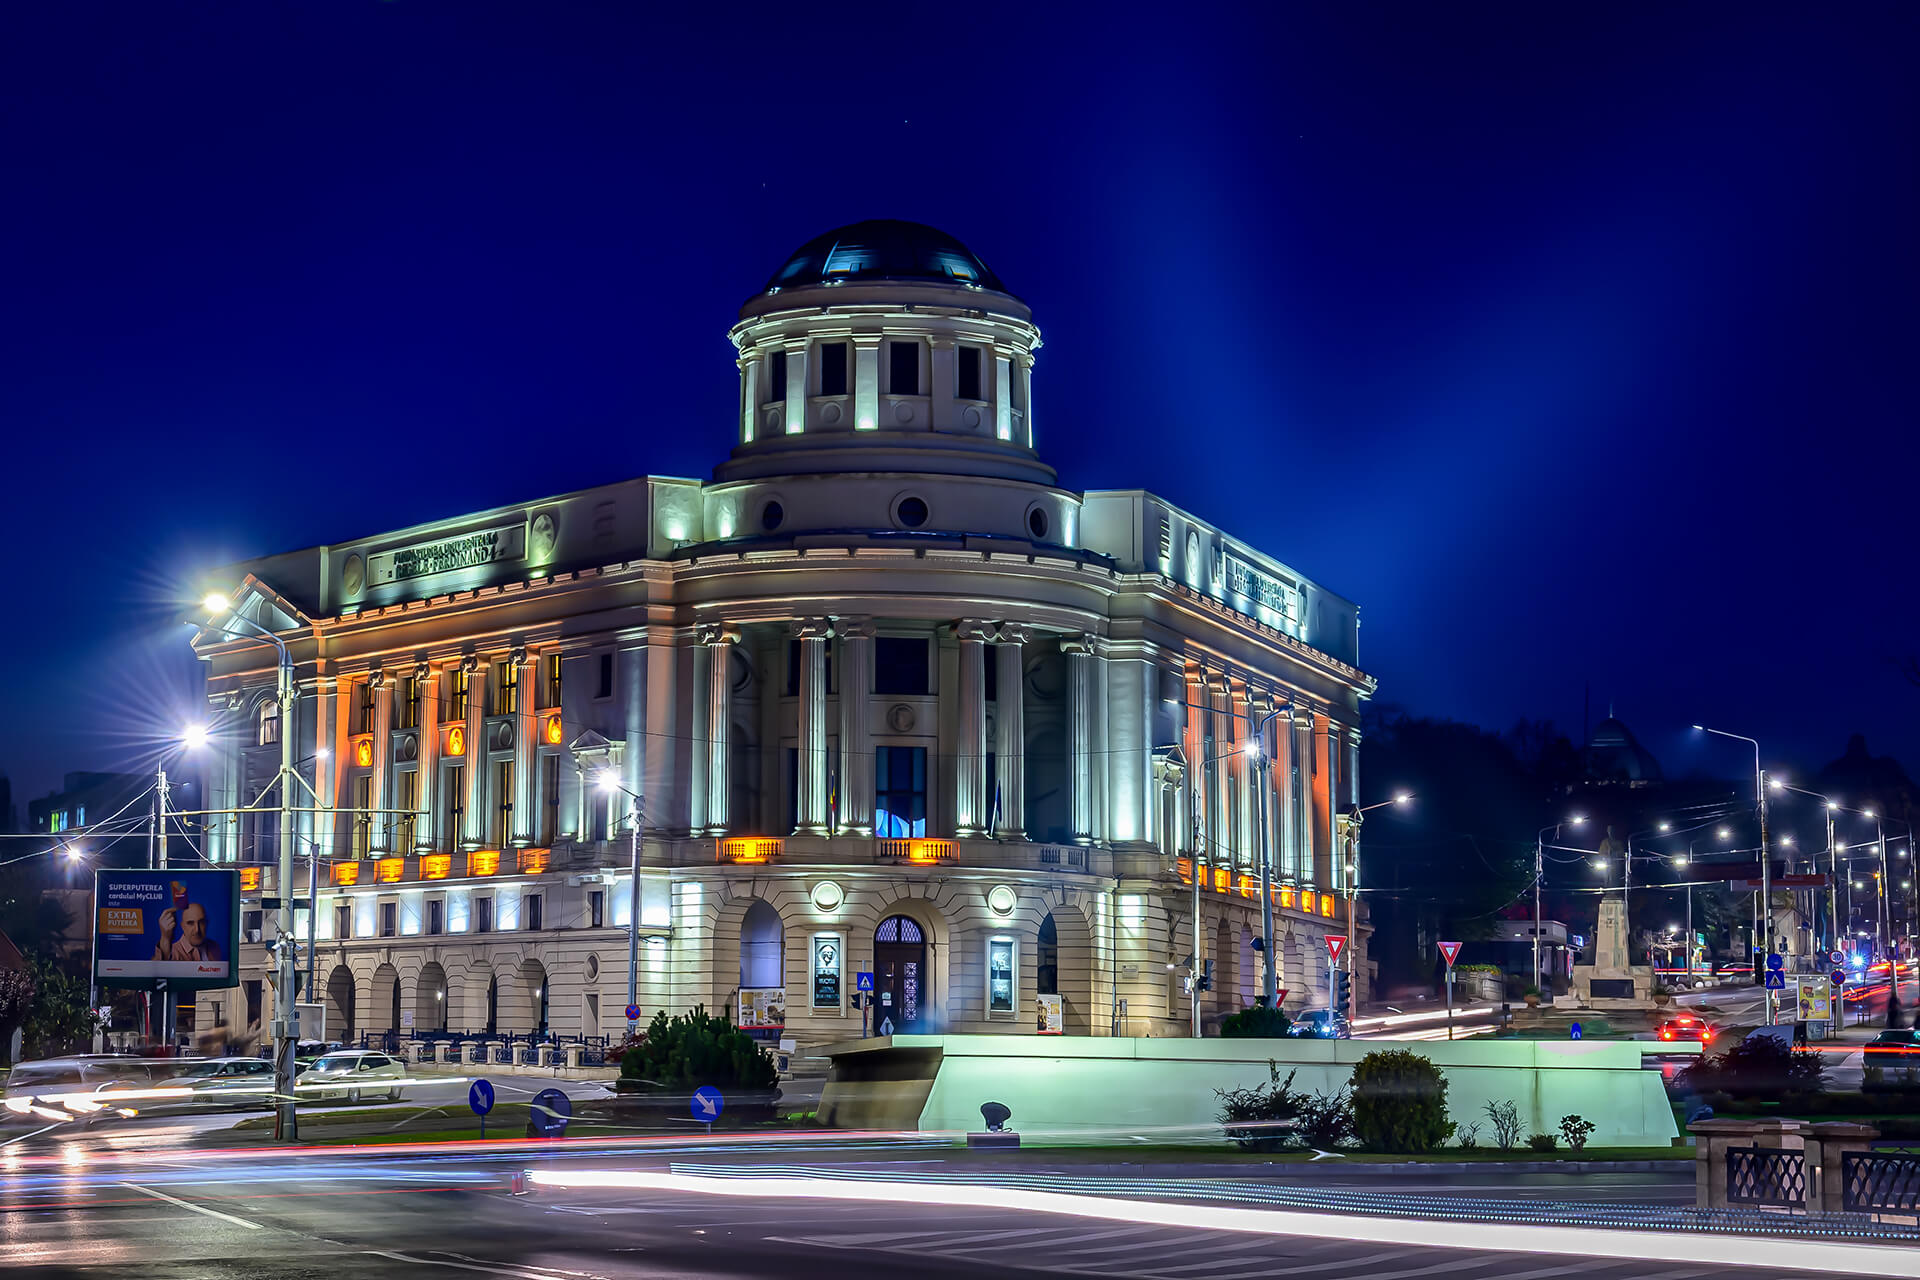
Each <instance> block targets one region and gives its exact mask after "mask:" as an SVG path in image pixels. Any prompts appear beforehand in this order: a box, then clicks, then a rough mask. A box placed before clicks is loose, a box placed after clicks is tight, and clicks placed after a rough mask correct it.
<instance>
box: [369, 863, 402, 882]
mask: <svg viewBox="0 0 1920 1280" xmlns="http://www.w3.org/2000/svg"><path fill="white" fill-rule="evenodd" d="M373 865H374V875H375V877H376V878H377V879H378V880H379V881H380V883H381V884H398V883H400V878H401V877H402V876H404V875H405V874H406V872H407V860H406V859H405V858H382V859H380V861H378V862H376V863H374V864H373Z"/></svg>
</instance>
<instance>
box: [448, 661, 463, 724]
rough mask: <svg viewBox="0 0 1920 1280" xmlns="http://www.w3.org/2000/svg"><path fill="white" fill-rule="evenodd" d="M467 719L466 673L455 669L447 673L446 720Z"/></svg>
mask: <svg viewBox="0 0 1920 1280" xmlns="http://www.w3.org/2000/svg"><path fill="white" fill-rule="evenodd" d="M466 718H467V673H466V671H465V670H464V669H463V668H460V667H455V668H454V669H453V670H451V671H449V672H447V714H446V719H447V720H449V721H453V720H465V719H466Z"/></svg>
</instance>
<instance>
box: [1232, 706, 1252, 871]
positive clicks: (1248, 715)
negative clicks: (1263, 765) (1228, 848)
mask: <svg viewBox="0 0 1920 1280" xmlns="http://www.w3.org/2000/svg"><path fill="white" fill-rule="evenodd" d="M1227 705H1228V707H1229V708H1230V711H1229V713H1228V717H1227V719H1228V722H1229V723H1230V724H1232V725H1233V810H1234V815H1233V816H1234V833H1235V834H1234V848H1235V851H1236V853H1237V856H1236V857H1235V859H1234V863H1235V865H1236V866H1239V867H1240V868H1241V869H1243V870H1249V871H1254V872H1256V873H1257V872H1258V871H1259V867H1260V863H1259V858H1260V849H1259V845H1258V843H1257V841H1258V838H1259V816H1260V815H1259V813H1258V811H1257V809H1256V807H1255V804H1254V795H1253V790H1254V787H1256V786H1257V785H1258V782H1257V781H1256V777H1257V775H1258V774H1259V772H1260V770H1259V768H1258V767H1257V762H1256V761H1255V760H1253V759H1252V758H1251V757H1249V756H1248V755H1247V743H1248V741H1249V740H1250V739H1251V738H1252V737H1253V730H1254V719H1253V691H1252V690H1251V689H1250V688H1249V687H1248V686H1247V684H1246V682H1245V681H1235V682H1234V685H1233V688H1232V691H1231V692H1230V693H1229V694H1228V704H1227Z"/></svg>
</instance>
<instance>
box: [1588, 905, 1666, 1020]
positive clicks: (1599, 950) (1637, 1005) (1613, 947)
mask: <svg viewBox="0 0 1920 1280" xmlns="http://www.w3.org/2000/svg"><path fill="white" fill-rule="evenodd" d="M1573 998H1574V1000H1575V1001H1577V1002H1578V1003H1579V1004H1580V1006H1581V1007H1582V1008H1587V1009H1645V1008H1649V1007H1651V1005H1652V1004H1653V966H1652V965H1650V964H1641V965H1636V964H1629V963H1628V954H1627V904H1626V903H1625V902H1623V901H1621V900H1620V899H1619V898H1602V899H1601V900H1600V923H1599V924H1598V926H1597V927H1596V928H1595V929H1594V936H1593V963H1592V964H1577V965H1575V966H1573Z"/></svg>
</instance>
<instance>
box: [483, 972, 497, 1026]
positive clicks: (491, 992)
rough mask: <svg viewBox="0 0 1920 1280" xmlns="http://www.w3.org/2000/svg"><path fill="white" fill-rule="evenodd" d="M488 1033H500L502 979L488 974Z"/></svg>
mask: <svg viewBox="0 0 1920 1280" xmlns="http://www.w3.org/2000/svg"><path fill="white" fill-rule="evenodd" d="M486 1030H487V1034H488V1035H490V1036H491V1035H498V1034H499V1033H500V979H499V978H497V977H495V976H494V975H493V974H491V973H490V974H488V975H487V1028H486Z"/></svg>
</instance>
